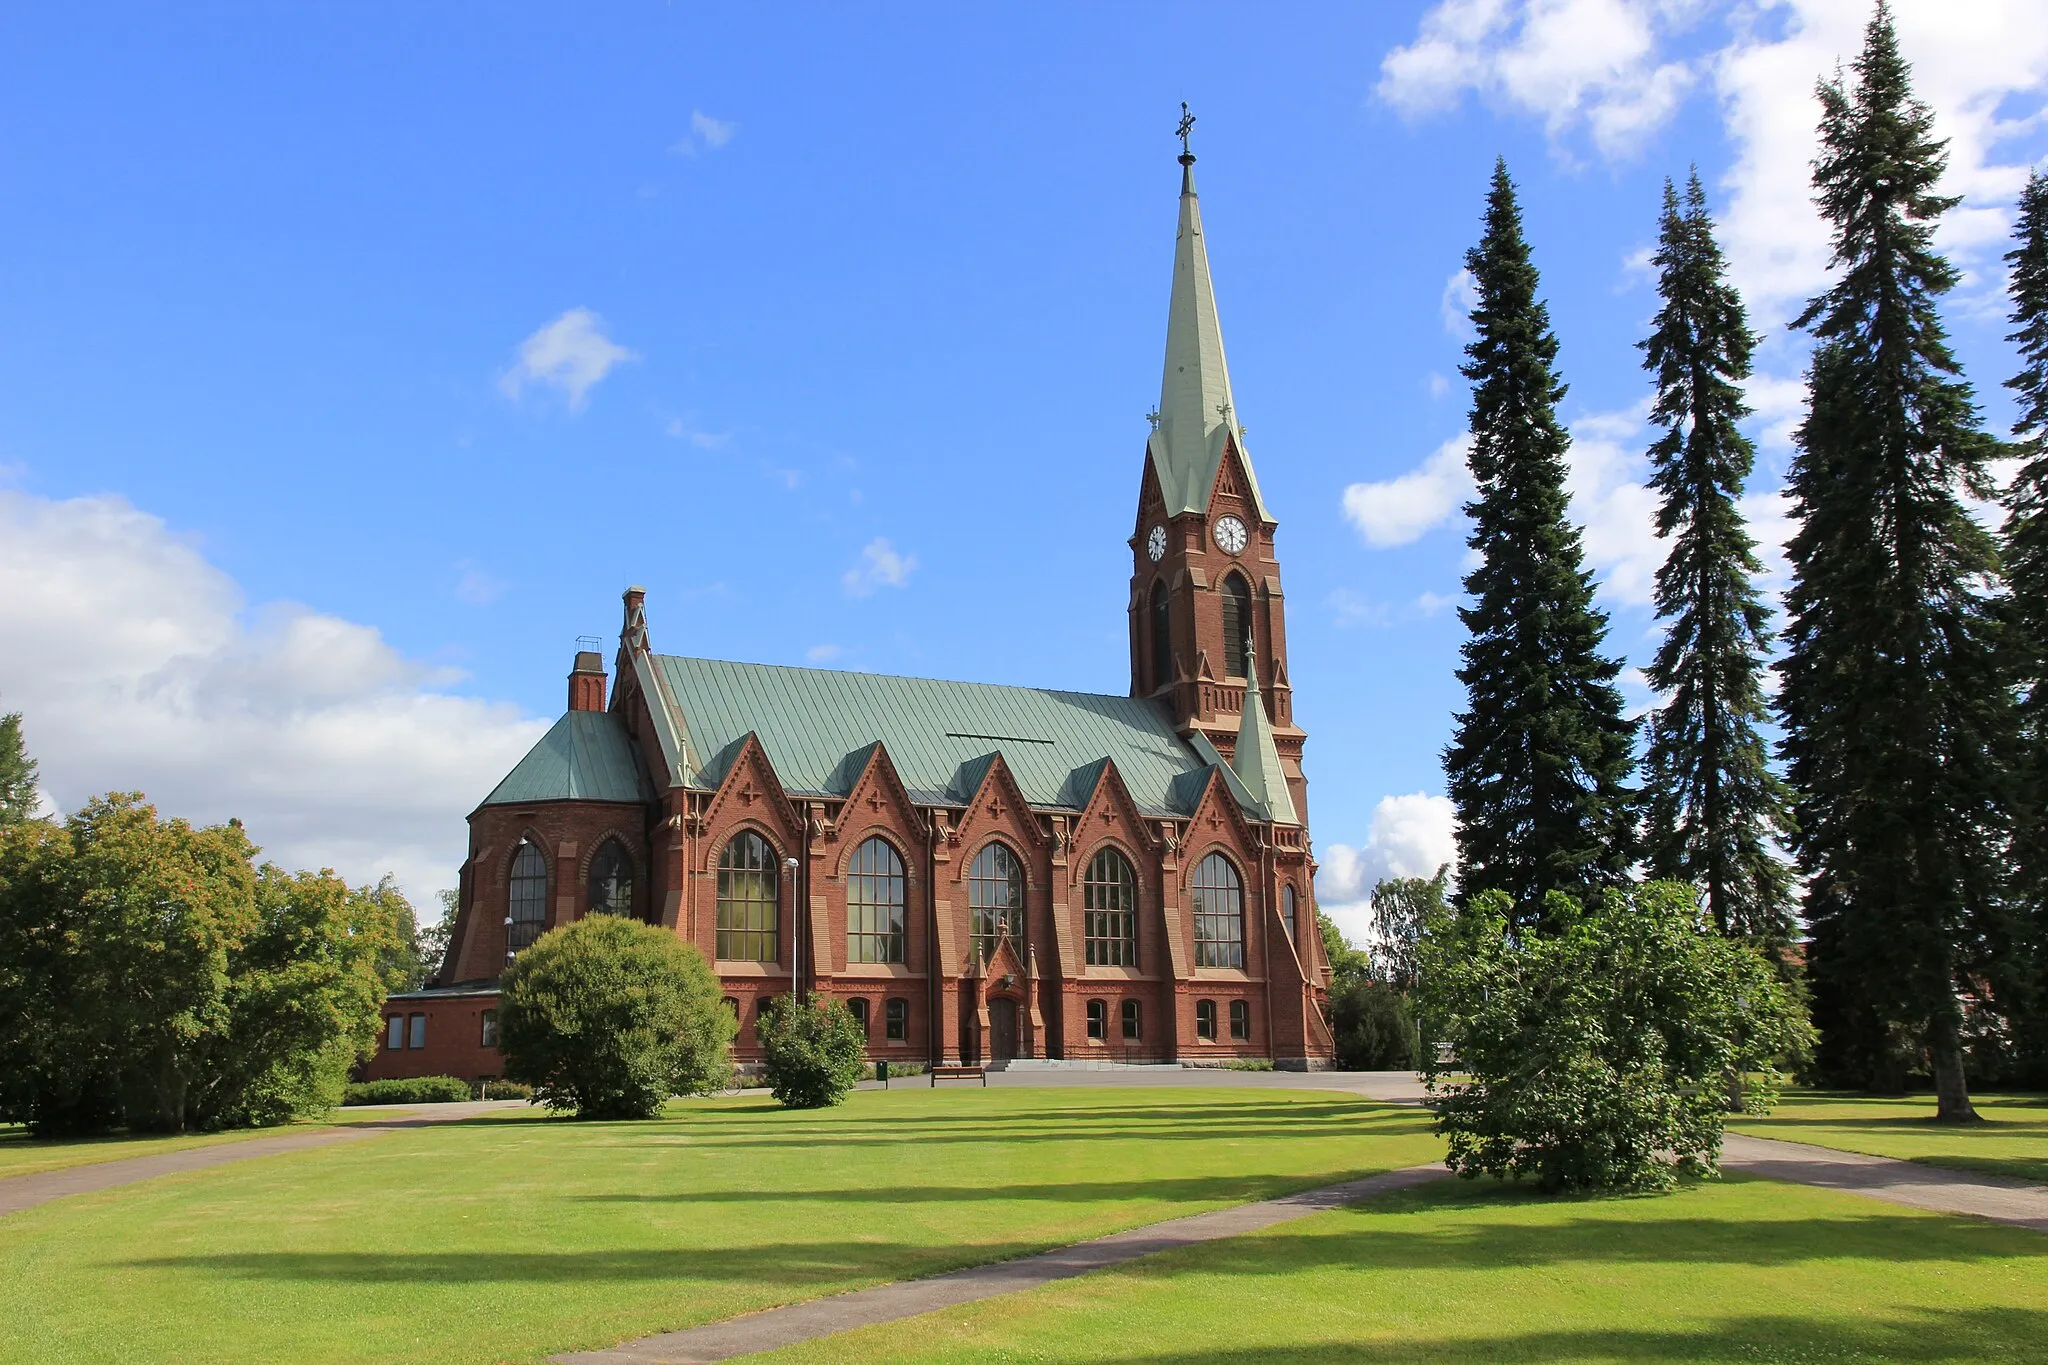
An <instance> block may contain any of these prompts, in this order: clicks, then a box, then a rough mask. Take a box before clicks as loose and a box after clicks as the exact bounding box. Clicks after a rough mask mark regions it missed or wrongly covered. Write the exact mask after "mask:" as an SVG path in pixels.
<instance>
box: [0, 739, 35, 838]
mask: <svg viewBox="0 0 2048 1365" xmlns="http://www.w3.org/2000/svg"><path fill="white" fill-rule="evenodd" d="M39 804H40V801H39V799H38V797H37V796H36V761H35V760H34V759H32V758H30V757H29V756H28V749H27V747H26V746H25V745H23V743H22V740H21V712H19V711H12V712H9V713H8V714H7V715H4V716H0V825H11V824H16V823H19V822H20V821H23V820H30V819H33V818H34V817H35V813H36V808H37V806H38V805H39Z"/></svg>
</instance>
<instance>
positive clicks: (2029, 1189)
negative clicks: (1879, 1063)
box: [1721, 1133, 2048, 1232]
mask: <svg viewBox="0 0 2048 1365" xmlns="http://www.w3.org/2000/svg"><path fill="white" fill-rule="evenodd" d="M1721 1165H1722V1166H1723V1167H1725V1168H1726V1169H1728V1170H1731V1171H1743V1172H1746V1173H1748V1174H1750V1175H1763V1176H1769V1177H1770V1178H1771V1179H1773V1180H1789V1181H1791V1182H1793V1183H1794V1184H1798V1185H1817V1186H1819V1187H1820V1188H1822V1189H1828V1190H1841V1191H1843V1192H1845V1193H1848V1194H1860V1195H1864V1196H1866V1197H1868V1198H1871V1199H1882V1200H1884V1201H1886V1202H1887V1203H1891V1204H1904V1205H1906V1206H1907V1207H1908V1208H1915V1209H1926V1210H1928V1211H1929V1212H1930V1213H1960V1214H1964V1215H1967V1216H1969V1217H1972V1218H1989V1219H1991V1220H1992V1221H1994V1222H1999V1223H2011V1224H2013V1225H2014V1226H2016V1227H2023V1228H2032V1229H2033V1230H2034V1231H2035V1232H2048V1188H2043V1187H2042V1186H2039V1185H2027V1184H2023V1183H2022V1182H2020V1181H2017V1180H2001V1179H1999V1178H1998V1177H1997V1176H1990V1175H1971V1174H1969V1173H1967V1172H1963V1171H1948V1170H1943V1169H1941V1168H1940V1167H1937V1166H1923V1165H1921V1164H1920V1163H1919V1162H1917V1161H1898V1160H1895V1159H1894V1158H1892V1157H1888V1156H1865V1155H1864V1154H1863V1153H1861V1152H1838V1151H1836V1150H1835V1149H1834V1148H1832V1147H1809V1146H1807V1145H1806V1144H1805V1143H1803V1142H1782V1141H1780V1140H1778V1139H1777V1138H1760V1137H1750V1136H1748V1135H1746V1134H1743V1133H1730V1134H1728V1136H1727V1137H1726V1138H1724V1139H1723V1140H1722V1144H1721Z"/></svg>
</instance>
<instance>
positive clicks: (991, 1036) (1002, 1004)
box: [988, 996, 1017, 1062]
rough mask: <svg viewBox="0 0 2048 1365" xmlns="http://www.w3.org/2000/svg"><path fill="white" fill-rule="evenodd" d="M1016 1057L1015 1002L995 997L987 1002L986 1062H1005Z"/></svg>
mask: <svg viewBox="0 0 2048 1365" xmlns="http://www.w3.org/2000/svg"><path fill="white" fill-rule="evenodd" d="M1016 1055H1017V1002H1016V1001H1014V1000H1010V999H1006V998H1004V997H1003V996H997V997H995V998H994V999H992V1000H990V1001H989V1002H988V1060H989V1061H992V1062H1007V1061H1009V1060H1010V1059H1011V1058H1012V1057H1015V1056H1016Z"/></svg>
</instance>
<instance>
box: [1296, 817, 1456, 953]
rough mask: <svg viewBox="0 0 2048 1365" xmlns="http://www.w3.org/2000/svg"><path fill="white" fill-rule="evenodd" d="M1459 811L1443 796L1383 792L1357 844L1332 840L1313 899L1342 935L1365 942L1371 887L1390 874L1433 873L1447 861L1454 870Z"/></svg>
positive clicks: (1322, 862) (1318, 874)
mask: <svg viewBox="0 0 2048 1365" xmlns="http://www.w3.org/2000/svg"><path fill="white" fill-rule="evenodd" d="M1457 830H1458V825H1457V816H1456V813H1455V812H1454V811H1453V809H1452V807H1451V799H1450V798H1449V797H1447V796H1431V795H1429V794H1428V793H1426V792H1412V793H1410V794H1408V795H1406V796H1383V797H1381V798H1380V801H1379V804H1378V805H1377V806H1374V807H1373V812H1372V823H1371V824H1370V825H1369V826H1368V827H1367V829H1366V836H1365V843H1364V844H1363V845H1362V846H1360V847H1356V848H1354V847H1352V846H1351V845H1349V844H1331V845H1330V846H1329V847H1328V848H1326V849H1325V850H1323V853H1322V855H1321V857H1320V859H1319V861H1320V863H1321V866H1320V868H1319V869H1318V870H1317V872H1316V903H1317V905H1318V906H1320V907H1321V909H1322V911H1323V913H1324V914H1326V915H1328V916H1329V917H1330V918H1331V919H1333V920H1335V921H1336V922H1337V927H1338V928H1340V929H1342V930H1343V931H1344V937H1345V938H1347V939H1349V940H1350V941H1351V942H1353V943H1364V942H1365V941H1366V940H1367V938H1368V937H1369V935H1368V932H1367V930H1368V926H1369V922H1370V914H1371V908H1372V907H1371V898H1372V889H1373V887H1374V886H1375V885H1377V884H1378V883H1379V882H1380V881H1381V880H1382V879H1384V878H1388V877H1433V876H1435V875H1436V870H1437V869H1438V868H1439V867H1442V866H1443V865H1444V864H1445V863H1449V864H1451V872H1452V875H1453V876H1455V875H1456V874H1457V861H1458V833H1457Z"/></svg>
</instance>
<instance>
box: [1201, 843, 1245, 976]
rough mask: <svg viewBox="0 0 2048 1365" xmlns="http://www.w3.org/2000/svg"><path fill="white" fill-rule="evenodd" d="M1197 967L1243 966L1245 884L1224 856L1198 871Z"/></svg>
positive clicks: (1214, 856) (1207, 860) (1215, 856)
mask: <svg viewBox="0 0 2048 1365" xmlns="http://www.w3.org/2000/svg"><path fill="white" fill-rule="evenodd" d="M1195 965H1196V966H1197V967H1239V968H1241V967H1243V966H1244V883H1243V881H1241V880H1240V879H1239V878H1238V875H1237V869H1236V868H1234V867H1232V866H1231V865H1230V859H1228V858H1226V857H1224V856H1223V855H1222V854H1221V853H1211V854H1210V855H1209V856H1208V857H1206V858H1204V859H1202V861H1201V864H1200V865H1199V866H1198V867H1196V868H1195Z"/></svg>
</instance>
